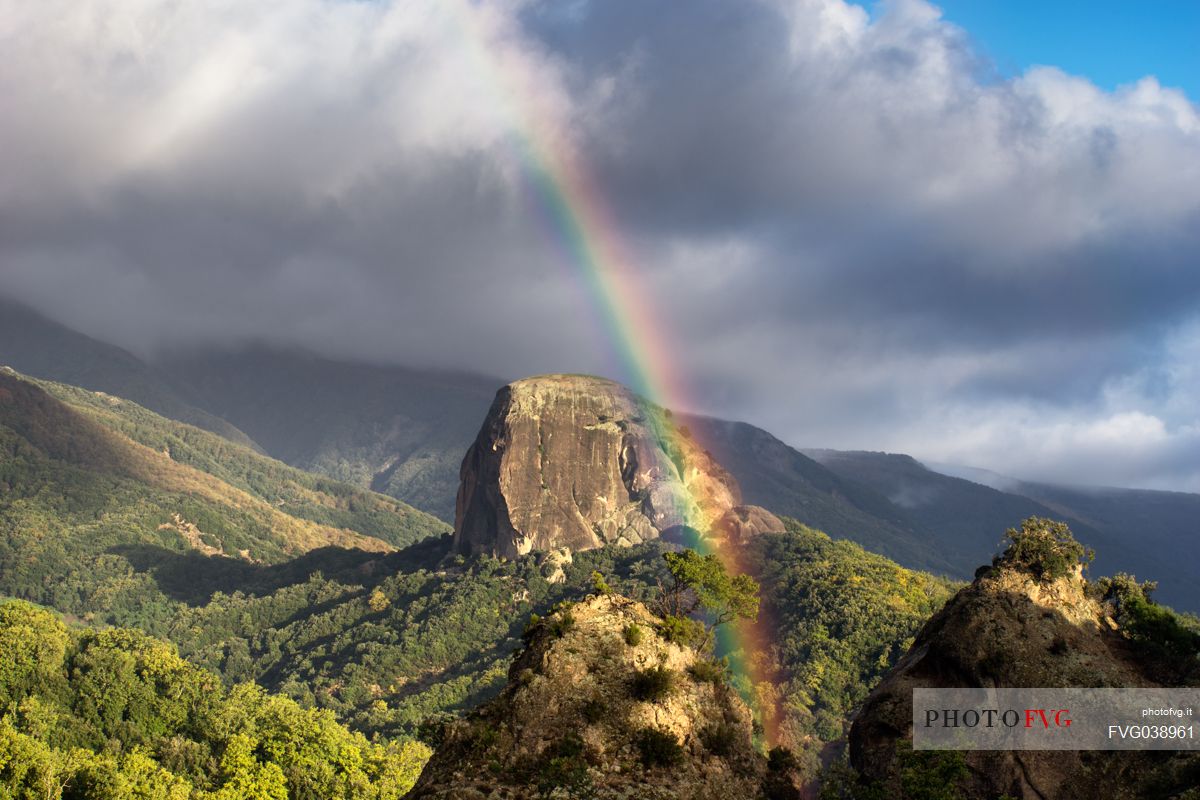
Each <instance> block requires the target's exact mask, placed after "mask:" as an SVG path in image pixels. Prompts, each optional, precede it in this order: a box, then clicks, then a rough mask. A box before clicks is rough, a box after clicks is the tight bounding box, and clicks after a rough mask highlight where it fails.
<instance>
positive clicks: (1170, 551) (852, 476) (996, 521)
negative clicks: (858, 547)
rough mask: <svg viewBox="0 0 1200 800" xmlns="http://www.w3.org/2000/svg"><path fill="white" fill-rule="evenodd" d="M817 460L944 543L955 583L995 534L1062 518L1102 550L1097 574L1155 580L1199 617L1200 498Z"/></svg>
mask: <svg viewBox="0 0 1200 800" xmlns="http://www.w3.org/2000/svg"><path fill="white" fill-rule="evenodd" d="M809 454H810V455H812V456H813V457H814V458H816V459H817V460H819V461H820V462H821V463H822V464H823V465H824V466H825V467H827V468H828V469H829V470H831V471H833V472H835V473H837V474H838V475H839V476H840V477H841V478H842V479H843V480H846V481H853V482H857V483H859V484H862V485H866V486H871V487H873V488H875V489H877V490H878V491H879V492H881V493H883V494H885V495H886V496H887V497H888V499H889V500H890V501H891V502H893V503H895V504H896V506H897V507H898V508H901V509H902V511H903V513H904V514H905V515H907V516H908V518H909V519H911V520H912V525H913V527H914V528H915V529H917V530H921V531H923V535H924V537H925V539H926V540H927V541H930V542H936V543H937V545H938V547H939V548H940V549H941V550H942V551H943V552H944V553H945V554H946V556H945V557H946V558H947V559H948V560H951V561H952V562H953V563H954V564H955V566H956V573H955V574H959V575H962V574H963V569H964V568H965V569H967V570H969V569H971V568H972V567H971V566H970V565H971V564H973V563H976V562H977V561H978V560H979V558H980V556H979V554H980V553H988V552H991V551H992V550H993V549H994V548H995V546H996V544H997V542H996V538H995V537H996V532H997V531H1001V530H1004V529H1005V528H1006V527H1008V526H1010V525H1012V521H1013V520H1015V519H1023V518H1025V517H1029V516H1039V517H1053V518H1055V519H1061V520H1064V521H1067V522H1069V523H1070V525H1071V529H1072V530H1073V531H1074V532H1075V535H1076V536H1078V537H1079V539H1080V541H1082V542H1084V543H1085V544H1087V545H1088V546H1090V547H1092V548H1093V549H1095V550H1096V553H1097V556H1096V562H1095V564H1093V565H1092V570H1093V572H1094V573H1095V574H1111V573H1116V572H1132V573H1135V574H1137V575H1141V576H1152V577H1153V578H1154V579H1155V580H1156V581H1157V582H1158V585H1159V591H1158V597H1159V599H1161V600H1162V601H1163V602H1164V603H1167V604H1168V605H1173V606H1175V607H1178V608H1181V609H1184V610H1187V611H1196V610H1200V583H1197V581H1196V579H1195V570H1194V568H1193V564H1194V563H1195V560H1196V558H1197V557H1200V524H1198V523H1197V520H1198V519H1200V495H1196V494H1188V493H1186V492H1154V491H1143V490H1134V489H1111V488H1103V487H1070V486H1050V485H1047V484H1039V483H1028V482H1024V481H1015V480H1004V481H1003V482H999V481H996V480H994V479H996V478H999V477H1000V476H991V477H990V478H989V477H988V476H986V475H985V476H983V477H981V478H980V480H991V481H992V482H994V483H996V487H993V486H985V485H983V484H981V483H977V482H974V481H971V480H964V479H962V478H958V477H952V476H950V475H946V474H942V473H940V472H938V471H936V470H932V469H929V468H927V467H926V466H925V465H923V464H921V463H920V462H918V461H916V460H915V459H913V458H911V457H909V456H905V455H898V454H894V453H870V452H857V451H838V450H816V451H809ZM966 474H967V475H968V476H971V473H970V472H966ZM997 487H999V488H997ZM1001 489H1003V491H1001ZM905 563H908V562H905ZM967 574H969V572H968V573H967Z"/></svg>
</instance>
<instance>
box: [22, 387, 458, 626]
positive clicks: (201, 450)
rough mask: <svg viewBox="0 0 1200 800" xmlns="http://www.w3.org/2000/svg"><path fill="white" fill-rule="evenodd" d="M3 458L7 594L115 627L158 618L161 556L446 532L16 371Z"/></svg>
mask: <svg viewBox="0 0 1200 800" xmlns="http://www.w3.org/2000/svg"><path fill="white" fill-rule="evenodd" d="M0 454H2V455H3V457H2V458H0V594H6V595H10V596H14V597H20V598H25V599H30V600H34V601H37V602H41V603H46V604H51V605H54V606H55V607H57V608H60V609H61V610H64V611H69V612H72V613H77V614H87V613H96V614H99V615H101V618H102V619H106V620H110V619H111V620H112V621H130V622H137V623H140V622H141V621H143V620H144V619H145V618H146V615H150V616H154V614H155V613H158V612H156V611H154V610H153V609H155V608H157V609H158V611H162V610H163V605H164V603H165V598H164V597H163V595H162V593H161V592H160V591H159V590H158V589H157V588H155V587H154V586H153V583H152V581H150V580H149V578H148V574H149V573H152V572H153V570H154V569H155V568H156V566H157V565H158V564H159V563H161V561H162V558H163V557H164V556H168V555H172V554H177V555H186V556H187V557H189V558H200V559H201V560H203V559H205V558H208V557H212V556H227V557H228V561H229V563H230V564H237V563H240V564H244V565H252V564H255V563H260V562H268V563H269V562H278V561H282V560H284V559H286V558H289V557H292V556H294V555H298V554H301V553H304V552H308V551H310V550H313V549H316V548H322V547H329V546H331V545H332V546H340V547H355V548H362V549H365V550H372V551H386V550H389V549H391V548H392V546H393V544H406V543H408V542H412V541H416V540H418V539H421V538H423V537H425V536H428V535H430V534H436V533H440V532H442V531H444V530H445V528H444V526H443V525H442V524H441V523H440V522H438V521H437V520H435V519H433V518H432V517H429V516H428V515H425V514H422V513H421V512H418V511H416V510H414V509H411V508H407V507H405V506H404V505H403V504H401V503H399V502H397V501H395V500H393V499H391V498H387V497H383V496H381V495H376V494H372V493H369V492H364V491H362V490H359V489H356V488H354V487H350V486H346V485H344V484H337V483H336V482H334V481H330V480H327V479H323V478H317V477H316V476H311V475H305V474H304V473H301V472H299V471H298V470H294V469H292V468H290V467H286V466H284V465H283V464H279V463H278V462H274V461H272V460H270V459H267V458H265V457H263V456H261V455H258V454H257V453H255V452H254V451H252V450H250V449H249V448H245V447H240V446H238V445H235V444H232V443H230V442H228V441H226V440H224V439H222V438H220V437H218V436H216V435H214V434H211V433H208V432H205V431H201V430H199V429H198V428H193V427H190V426H186V425H183V424H180V423H175V422H171V421H168V420H165V419H163V418H161V417H158V416H157V415H154V414H152V413H151V412H149V411H146V410H145V409H142V408H140V407H139V406H136V405H135V404H133V403H130V402H129V401H126V400H121V399H119V398H114V397H111V396H109V395H96V394H94V393H91V392H87V391H86V390H81V389H76V388H73V387H66V386H62V385H57V384H50V383H37V382H33V381H30V380H27V379H23V378H22V377H20V376H18V375H17V374H16V373H13V372H12V371H11V370H6V371H3V372H0ZM221 476H224V478H228V480H225V479H224V478H223V477H221ZM138 573H141V574H140V575H139V574H138Z"/></svg>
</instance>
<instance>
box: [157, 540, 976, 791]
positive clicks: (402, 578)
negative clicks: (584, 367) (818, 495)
mask: <svg viewBox="0 0 1200 800" xmlns="http://www.w3.org/2000/svg"><path fill="white" fill-rule="evenodd" d="M788 527H789V530H788V532H787V533H782V534H771V535H765V536H762V537H760V538H758V539H755V540H753V541H751V542H750V543H749V544H748V545H747V547H748V549H749V552H748V553H747V561H748V563H750V564H752V565H753V566H754V571H755V572H756V573H757V574H758V575H759V577H760V578H761V580H762V590H763V598H764V613H765V614H766V618H767V619H769V620H772V622H773V623H774V625H775V627H774V631H775V634H774V637H773V640H774V645H775V649H774V650H773V652H772V659H773V662H774V669H775V671H776V676H777V679H778V680H779V682H780V684H781V686H782V687H783V692H782V694H781V695H780V697H779V698H778V699H779V700H780V701H781V702H782V703H783V704H784V706H785V708H786V709H787V711H786V716H785V727H786V730H787V733H788V735H789V738H790V740H791V741H792V742H794V743H795V744H796V745H797V746H798V747H801V748H802V749H804V750H805V751H806V752H809V753H812V754H813V758H815V753H816V752H818V751H819V749H820V747H821V746H822V744H823V743H824V742H828V741H833V740H835V739H838V738H839V737H840V736H841V735H842V732H843V730H844V726H845V724H846V717H847V716H848V714H849V712H850V710H851V709H852V707H853V705H854V703H855V702H857V701H858V700H859V699H861V698H862V697H864V696H865V693H866V692H867V691H869V689H870V687H871V686H873V685H874V683H875V681H876V680H878V678H879V676H880V675H882V674H883V672H884V670H886V669H887V667H888V666H890V665H891V664H892V663H894V661H895V659H896V658H897V657H898V656H899V655H900V654H901V653H903V651H904V650H905V648H906V647H907V646H908V643H909V641H910V638H911V636H912V635H913V634H914V633H915V631H916V630H917V629H918V628H919V627H920V625H921V624H923V622H924V621H925V619H926V618H927V617H928V616H929V614H931V613H932V612H933V611H935V610H936V609H937V608H938V607H939V606H940V605H941V603H942V602H944V600H945V599H946V598H947V597H948V596H949V594H950V593H951V591H952V589H953V586H952V585H950V584H948V583H946V582H945V581H943V580H941V579H937V578H934V577H932V576H929V575H925V574H922V573H917V572H913V571H910V570H906V569H903V568H901V567H898V566H897V565H895V564H894V563H893V562H890V561H888V560H887V559H885V558H883V557H881V556H876V555H873V554H871V553H867V552H865V551H864V550H862V549H861V548H860V547H858V546H857V545H854V544H851V543H848V542H838V541H834V540H831V539H830V538H829V537H828V536H826V535H824V534H822V533H820V532H818V531H814V530H811V529H808V528H806V527H804V526H802V525H800V524H798V523H795V522H794V521H789V523H788ZM449 545H450V543H449V540H448V538H447V539H443V540H432V539H431V540H427V541H426V542H423V543H421V544H418V545H414V546H412V547H410V548H407V549H405V550H403V551H401V552H399V553H393V554H369V553H361V552H353V551H343V552H342V553H341V554H336V555H335V554H333V553H332V552H329V551H322V552H320V553H314V554H311V555H309V556H305V557H303V558H301V559H297V560H296V561H293V562H291V563H289V564H285V565H280V566H278V567H272V568H269V569H264V570H260V571H255V572H252V571H250V570H247V572H246V574H243V575H240V576H237V577H236V578H233V579H231V576H230V575H228V574H227V573H224V572H221V571H219V570H218V569H216V567H215V565H214V569H213V575H212V578H213V580H212V582H211V583H208V584H207V586H208V587H209V589H210V590H213V589H215V587H217V586H220V587H221V590H220V592H219V593H214V594H212V595H211V596H209V597H205V596H204V593H203V592H197V591H196V590H197V588H198V586H199V585H204V584H205V581H207V580H209V576H208V575H206V574H204V573H196V572H187V573H185V572H184V571H183V570H179V571H177V572H174V573H172V574H173V575H174V576H175V577H174V580H175V583H176V584H177V585H172V586H167V589H168V591H178V592H180V593H182V592H183V591H185V590H186V591H190V592H191V593H192V595H193V597H192V603H191V604H190V605H189V606H188V607H186V608H181V609H180V610H179V611H178V613H177V614H176V616H175V617H174V618H173V619H172V620H171V621H170V623H169V625H168V626H167V627H166V628H165V632H166V634H167V635H168V637H169V638H171V639H173V640H174V641H176V642H178V643H179V646H180V648H181V650H182V652H183V654H184V655H185V657H187V658H189V659H190V660H193V661H195V662H196V663H199V664H202V665H204V666H207V667H209V668H211V669H214V670H217V671H220V672H221V673H223V674H224V675H225V676H226V679H227V680H230V681H242V680H251V679H253V680H256V681H258V682H259V683H262V684H263V685H265V686H267V687H268V688H269V689H271V690H278V691H281V692H284V693H285V694H287V695H289V696H292V697H295V698H297V699H299V700H301V701H302V702H304V703H305V704H312V705H316V706H319V707H324V708H329V709H332V710H334V711H336V712H337V714H338V715H339V717H340V718H341V719H343V720H345V721H346V722H347V723H348V724H350V725H351V726H352V727H353V728H355V729H357V730H362V731H364V732H368V733H371V734H375V733H378V734H382V735H384V736H388V737H394V736H401V737H403V736H410V735H413V734H415V733H417V732H418V731H419V730H420V728H421V724H422V723H423V722H425V721H428V720H430V719H436V718H437V717H438V715H441V714H446V713H452V714H453V713H461V712H463V711H465V710H467V709H470V708H473V707H475V706H476V705H478V704H479V703H481V702H483V701H484V700H486V699H488V698H489V697H491V696H492V695H493V694H494V693H495V692H497V691H499V689H500V687H501V686H503V683H504V678H505V675H506V672H507V665H508V659H509V656H510V655H511V654H512V653H513V652H514V651H515V650H516V649H517V648H518V647H519V644H520V641H521V632H522V630H523V629H524V626H525V624H526V623H527V621H528V620H529V618H530V615H531V614H545V613H547V611H548V610H549V609H550V608H551V607H553V606H554V605H555V604H556V603H559V602H561V601H564V600H577V599H579V598H582V597H583V596H585V595H587V594H589V593H591V592H593V591H594V587H593V578H592V574H593V572H599V573H601V574H602V575H604V576H605V580H606V582H607V583H608V584H609V586H610V587H611V588H612V589H613V590H614V591H616V592H619V593H620V594H623V595H626V596H629V597H633V598H635V599H640V600H645V601H648V602H651V603H653V601H654V599H655V598H656V597H657V596H658V592H659V583H660V581H665V579H666V572H665V568H664V564H663V559H662V554H663V553H664V552H666V551H667V550H668V549H670V547H671V546H670V545H668V544H666V543H664V542H658V541H656V542H652V543H649V544H646V545H641V546H638V547H633V548H619V547H607V548H604V549H600V550H593V551H588V552H584V553H577V554H575V556H574V559H573V561H572V563H570V564H569V565H567V566H566V568H565V572H564V580H563V582H562V583H549V582H547V580H546V579H545V577H543V574H542V567H541V566H540V565H539V561H540V560H541V557H540V556H538V555H537V554H531V555H529V556H523V557H521V558H519V559H516V560H513V561H501V560H497V559H493V558H490V557H486V556H485V557H477V558H472V559H463V558H462V557H451V556H450V548H449ZM160 580H162V581H165V580H166V575H165V574H164V575H162V576H160ZM234 586H237V587H241V588H239V589H237V590H233V589H232V587H234ZM740 688H741V689H743V690H744V691H747V692H749V691H750V689H751V687H749V686H741V687H740ZM809 766H810V767H812V768H813V769H815V761H813V762H811V763H810V764H809Z"/></svg>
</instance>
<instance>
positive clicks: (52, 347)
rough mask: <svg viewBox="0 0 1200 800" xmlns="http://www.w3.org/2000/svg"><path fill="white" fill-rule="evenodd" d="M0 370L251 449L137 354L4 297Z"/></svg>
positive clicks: (0, 314)
mask: <svg viewBox="0 0 1200 800" xmlns="http://www.w3.org/2000/svg"><path fill="white" fill-rule="evenodd" d="M0 366H9V367H12V368H13V369H15V370H17V371H18V372H22V373H24V374H26V375H32V376H33V377H35V378H42V379H44V380H49V381H58V382H60V383H66V384H70V385H72V386H82V387H83V388H85V389H91V390H93V391H97V392H107V393H109V394H114V395H119V396H121V397H127V398H129V399H130V400H133V401H134V402H135V403H139V404H141V405H143V406H145V407H146V408H149V409H152V410H153V411H156V412H158V413H159V414H163V415H164V416H167V417H170V418H171V419H175V420H179V421H181V422H187V423H189V424H191V425H196V426H198V427H201V428H204V429H205V430H209V431H213V432H215V433H219V434H220V435H222V436H224V437H225V438H227V439H229V440H231V441H235V442H238V443H239V444H244V445H247V446H253V442H252V441H251V440H250V438H249V437H248V436H246V434H244V433H242V432H241V431H239V430H238V429H237V428H235V427H234V426H233V425H231V424H230V423H229V422H227V421H226V420H223V419H221V418H220V417H217V416H215V415H213V414H210V413H209V412H207V411H204V410H202V409H200V408H198V407H197V406H196V404H195V403H193V402H191V401H190V400H189V399H188V398H187V397H186V396H185V395H186V391H185V390H183V389H182V388H181V387H180V386H179V385H177V384H176V383H175V382H174V381H173V380H172V379H171V378H170V377H168V376H167V375H166V374H165V373H164V372H163V371H161V370H159V369H157V368H155V367H153V366H151V365H149V364H147V363H146V362H144V361H142V360H141V359H139V358H138V357H137V356H135V355H133V353H130V352H128V351H127V350H122V349H121V348H119V347H116V346H114V345H111V344H107V343H105V342H100V341H97V340H96V339H93V338H91V337H89V336H85V335H84V334H82V333H79V332H78V331H75V330H72V329H71V328H68V327H67V326H65V325H62V324H60V323H58V322H55V321H53V320H50V319H47V318H46V317H45V316H43V315H42V314H39V313H38V312H37V311H35V310H33V309H32V308H29V307H28V306H25V305H22V304H20V303H17V302H15V301H13V300H10V299H8V298H6V297H2V296H0Z"/></svg>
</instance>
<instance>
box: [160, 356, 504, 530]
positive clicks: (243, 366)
mask: <svg viewBox="0 0 1200 800" xmlns="http://www.w3.org/2000/svg"><path fill="white" fill-rule="evenodd" d="M161 366H162V368H163V369H164V370H165V371H166V372H168V373H169V374H170V375H172V377H173V378H175V379H176V380H177V381H178V382H179V383H180V384H181V385H184V386H186V387H188V390H189V392H190V394H189V397H192V398H194V401H195V402H196V403H197V404H199V405H201V406H202V407H203V408H205V409H206V410H208V411H209V412H211V413H213V414H217V415H219V416H221V417H223V418H225V419H227V420H229V421H230V422H232V423H233V424H235V425H237V426H238V427H239V428H241V429H242V430H245V431H247V432H248V433H249V435H250V436H252V437H253V438H254V440H255V441H256V442H258V443H259V444H260V445H262V447H263V448H264V449H265V450H266V451H267V452H268V453H270V454H271V455H272V456H274V457H275V458H278V459H280V460H282V461H285V462H287V463H289V464H291V465H293V466H297V467H300V468H301V469H305V470H309V471H312V472H318V473H321V474H323V475H328V476H330V477H333V478H336V479H338V480H342V481H346V482H348V483H352V484H355V485H357V486H362V487H369V488H371V489H374V490H375V491H378V492H382V493H384V494H388V495H391V496H392V497H396V498H398V499H400V500H403V501H404V502H406V503H409V504H411V505H413V506H415V507H417V508H420V509H421V510H423V511H426V512H428V513H431V514H433V515H434V516H437V517H439V518H440V519H442V520H445V521H452V520H453V519H454V499H455V493H456V491H457V489H458V470H459V467H460V465H461V463H462V458H463V454H464V453H466V451H467V448H468V447H469V446H470V444H471V442H472V441H473V440H474V439H475V435H476V433H477V432H478V429H479V422H480V420H482V419H483V418H484V416H485V414H486V413H487V410H488V407H489V406H490V405H491V402H492V398H493V396H494V395H495V392H496V389H497V388H498V387H499V386H500V384H501V383H502V381H499V380H494V379H491V378H487V377H481V376H476V375H468V374H462V373H452V372H437V371H434V370H419V369H406V368H402V367H389V366H376V365H370V364H360V363H350V362H343V361H335V360H332V359H328V358H322V357H319V356H315V355H310V354H306V353H301V352H296V351H282V350H272V349H269V348H266V347H255V348H250V349H246V350H241V351H228V352H204V353H193V354H189V355H181V356H178V357H176V358H172V359H170V360H169V361H165V362H164V363H163V364H162V365H161Z"/></svg>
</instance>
